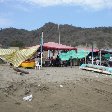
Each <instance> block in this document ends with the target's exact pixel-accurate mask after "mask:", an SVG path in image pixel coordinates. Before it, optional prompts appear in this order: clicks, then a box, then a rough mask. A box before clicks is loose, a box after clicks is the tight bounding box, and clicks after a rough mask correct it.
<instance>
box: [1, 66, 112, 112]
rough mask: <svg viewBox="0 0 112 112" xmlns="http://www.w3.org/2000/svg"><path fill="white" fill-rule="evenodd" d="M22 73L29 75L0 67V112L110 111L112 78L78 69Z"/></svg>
mask: <svg viewBox="0 0 112 112" xmlns="http://www.w3.org/2000/svg"><path fill="white" fill-rule="evenodd" d="M24 70H26V71H29V72H30V74H20V73H17V72H16V71H14V70H13V69H12V68H11V67H10V66H8V65H0V112H112V76H109V75H105V74H99V73H94V72H89V71H84V70H80V69H79V67H73V68H70V67H52V68H51V67H44V68H42V69H41V70H34V69H24ZM31 94H32V96H33V98H32V101H24V100H23V97H25V96H28V95H31Z"/></svg>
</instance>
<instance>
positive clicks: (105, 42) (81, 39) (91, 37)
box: [0, 22, 112, 48]
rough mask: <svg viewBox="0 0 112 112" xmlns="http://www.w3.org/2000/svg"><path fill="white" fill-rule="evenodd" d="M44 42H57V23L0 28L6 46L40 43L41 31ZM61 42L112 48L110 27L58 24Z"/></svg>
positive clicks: (0, 34)
mask: <svg viewBox="0 0 112 112" xmlns="http://www.w3.org/2000/svg"><path fill="white" fill-rule="evenodd" d="M42 31H43V32H44V42H50V41H53V42H58V37H59V32H58V24H55V23H52V22H49V23H46V24H45V25H44V26H43V27H41V28H39V29H37V30H32V31H27V30H24V29H16V28H6V29H1V30H0V44H1V45H2V46H3V47H6V46H19V47H20V46H21V47H24V46H32V45H36V44H39V43H40V37H41V32H42ZM60 35H61V43H62V44H66V45H71V46H83V47H84V46H87V47H91V44H92V43H93V45H94V47H96V48H112V27H96V28H81V27H75V26H72V25H67V24H65V25H60Z"/></svg>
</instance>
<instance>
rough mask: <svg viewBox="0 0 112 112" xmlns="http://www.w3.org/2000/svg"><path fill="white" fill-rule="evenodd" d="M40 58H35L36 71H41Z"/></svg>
mask: <svg viewBox="0 0 112 112" xmlns="http://www.w3.org/2000/svg"><path fill="white" fill-rule="evenodd" d="M40 66H41V65H40V58H39V57H35V69H39V70H40Z"/></svg>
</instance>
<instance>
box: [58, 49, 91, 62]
mask: <svg viewBox="0 0 112 112" xmlns="http://www.w3.org/2000/svg"><path fill="white" fill-rule="evenodd" d="M89 53H90V51H87V50H77V52H76V51H74V50H71V51H68V52H67V53H61V54H60V55H59V57H60V59H61V60H69V59H70V57H71V56H72V58H75V59H82V58H84V57H86V56H87V55H88V54H89Z"/></svg>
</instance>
